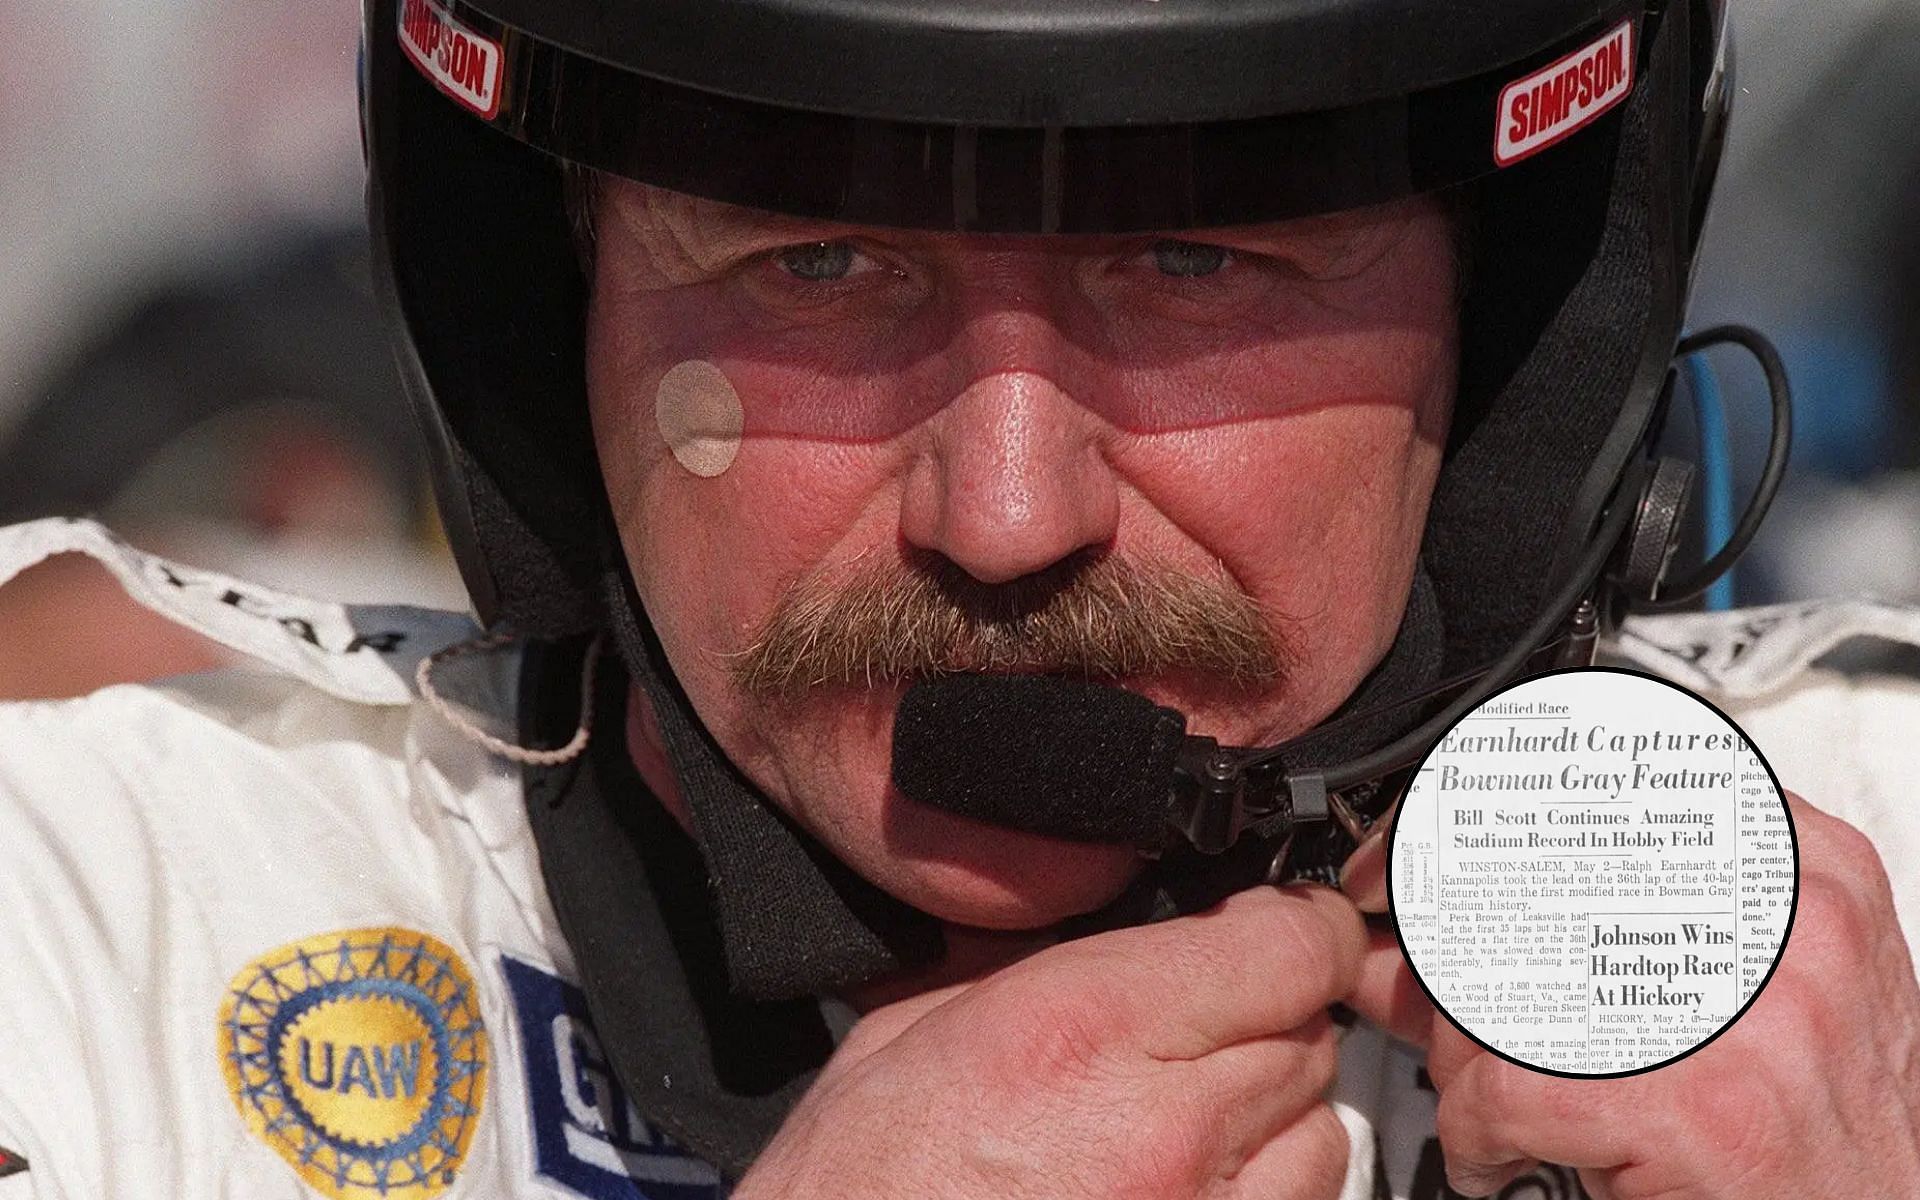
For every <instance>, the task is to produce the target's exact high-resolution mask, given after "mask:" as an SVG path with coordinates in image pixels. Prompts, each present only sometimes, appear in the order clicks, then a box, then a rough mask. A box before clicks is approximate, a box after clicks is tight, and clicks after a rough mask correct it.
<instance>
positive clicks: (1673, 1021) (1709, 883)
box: [1390, 668, 1797, 1075]
mask: <svg viewBox="0 0 1920 1200" xmlns="http://www.w3.org/2000/svg"><path fill="white" fill-rule="evenodd" d="M1393 838H1394V842H1393V850H1392V854H1391V856H1390V872H1391V876H1390V884H1391V888H1392V896H1393V905H1394V919H1395V922H1396V924H1397V926H1398V929H1399V933H1400V938H1401V942H1402V944H1403V946H1404V947H1405V949H1406V953H1407V958H1408V961H1409V962H1410V963H1411V964H1412V966H1413V969H1414V971H1415V973H1416V974H1417V975H1418V976H1419V978H1420V981H1421V983H1422V984H1423V985H1424V986H1425V987H1426V989H1427V991H1428V993H1429V994H1431V995H1432V997H1433V998H1434V1000H1435V1001H1436V1003H1438V1004H1439V1006H1440V1007H1441V1008H1442V1009H1444V1010H1445V1012H1446V1013H1447V1015H1448V1016H1449V1017H1450V1018H1451V1019H1452V1020H1453V1021H1454V1023H1455V1024H1457V1025H1458V1026H1460V1027H1461V1028H1462V1029H1463V1030H1464V1031H1466V1032H1467V1033H1469V1034H1470V1035H1472V1036H1473V1037H1475V1038H1476V1039H1478V1040H1479V1041H1481V1042H1482V1043H1484V1044H1485V1045H1487V1046H1489V1047H1490V1048H1492V1049H1494V1050H1497V1051H1499V1052H1500V1053H1502V1054H1505V1055H1506V1056H1508V1057H1510V1058H1513V1059H1515V1060H1517V1061H1519V1062H1522V1063H1525V1064H1527V1065H1529V1066H1534V1067H1538V1068H1542V1069H1545V1070H1551V1071H1556V1072H1561V1073H1566V1074H1575V1075H1611V1074H1620V1073H1625V1072H1631V1071H1637V1070H1642V1069H1645V1068H1648V1067H1652V1066H1657V1065H1659V1064H1661V1063H1664V1062H1667V1061H1670V1060H1672V1059H1674V1058H1677V1057H1679V1056H1681V1055H1683V1054H1686V1053H1687V1052H1689V1051H1691V1050H1692V1049H1694V1048H1695V1047H1697V1046H1699V1045H1700V1044H1702V1043H1703V1042H1705V1041H1707V1040H1708V1039H1710V1038H1711V1037H1713V1036H1714V1035H1715V1034H1716V1033H1718V1032H1719V1031H1720V1030H1721V1029H1723V1028H1724V1027H1725V1026H1726V1025H1727V1024H1728V1023H1729V1022H1730V1021H1732V1020H1733V1018H1734V1017H1735V1016H1736V1015H1737V1014H1739V1013H1740V1012H1741V1011H1742V1010H1743V1009H1744V1008H1745V1007H1746V1005H1747V1003H1748V1002H1749V1001H1750V1000H1751V999H1752V997H1753V995H1754V993H1755V991H1756V990H1757V989H1758V988H1759V987H1760V986H1761V985H1762V983H1764V982H1765V980H1766V979H1767V977H1768V976H1769V975H1770V974H1771V972H1772V970H1773V965H1774V962H1775V960H1776V959H1777V958H1778V957H1779V954H1780V949H1781V946H1782V944H1783V942H1784V940H1785V937H1786V933H1787V922H1788V920H1789V917H1790V914H1791V912H1792V908H1793V901H1794V895H1795V888H1796V886H1797V864H1796V860H1795V852H1794V844H1793V838H1792V834H1791V827H1790V824H1789V821H1788V816H1787V811H1786V805H1785V802H1784V800H1783V798H1782V797H1781V795H1780V791H1779V786H1778V784H1777V783H1776V782H1775V780H1774V778H1773V775H1772V773H1771V771H1770V770H1769V769H1768V768H1767V766H1766V764H1765V763H1764V762H1763V761H1762V760H1761V758H1760V756H1759V755H1758V754H1757V753H1756V752H1755V750H1754V749H1753V746H1752V744H1751V743H1750V742H1749V741H1748V740H1747V738H1746V736H1745V734H1743V733H1742V732H1741V731H1740V730H1739V728H1738V727H1737V726H1735V725H1733V724H1732V723H1731V722H1730V721H1728V720H1727V719H1726V718H1725V717H1724V716H1722V715H1721V714H1720V713H1719V712H1718V711H1716V710H1715V709H1714V708H1712V707H1711V706H1710V705H1708V704H1706V703H1705V702H1704V701H1702V700H1700V699H1699V698H1698V697H1696V696H1694V695H1692V694H1691V693H1688V692H1686V691H1684V690H1683V689H1681V688H1678V687H1676V686H1674V685H1672V684H1669V683H1666V682H1664V681H1661V680H1656V679H1653V678H1651V677H1648V676H1644V675H1639V674H1635V673H1632V672H1626V671H1615V670H1606V669H1597V668H1596V669H1592V670H1581V671H1572V672H1564V673H1560V674H1555V675H1548V676H1543V677H1539V678H1536V679H1532V680H1528V681H1526V682H1524V683H1521V684H1519V685H1518V686H1516V687H1513V688H1510V689H1508V690H1507V691H1505V692H1503V693H1501V694H1499V695H1498V696H1496V697H1495V698H1493V699H1491V700H1488V701H1487V702H1485V703H1484V704H1482V705H1481V706H1480V707H1479V708H1478V709H1476V710H1475V711H1474V712H1473V713H1471V714H1470V715H1468V716H1467V717H1466V718H1465V719H1463V720H1462V721H1461V722H1460V723H1459V724H1458V725H1456V726H1455V727H1454V728H1453V730H1452V731H1451V732H1450V733H1448V734H1447V736H1446V737H1445V738H1443V739H1442V740H1441V741H1440V742H1439V744H1438V745H1437V746H1436V747H1435V748H1434V750H1433V752H1432V753H1431V754H1430V755H1429V756H1428V758H1427V760H1426V761H1425V762H1424V763H1423V764H1422V765H1421V767H1420V769H1419V771H1418V773H1417V774H1416V775H1415V776H1414V780H1413V783H1412V785H1411V786H1410V787H1409V789H1408V792H1407V795H1406V797H1405V798H1404V800H1403V801H1402V804H1401V809H1400V814H1399V819H1398V821H1397V824H1396V826H1395V829H1394V833H1393Z"/></svg>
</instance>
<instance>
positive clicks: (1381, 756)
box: [1325, 487, 1640, 791]
mask: <svg viewBox="0 0 1920 1200" xmlns="http://www.w3.org/2000/svg"><path fill="white" fill-rule="evenodd" d="M1639 496H1640V491H1639V489H1638V488H1637V487H1629V488H1623V489H1621V495H1620V498H1619V499H1618V500H1617V501H1616V502H1615V504H1614V506H1613V511H1611V512H1609V513H1608V514H1607V515H1606V517H1605V518H1603V520H1602V521H1601V525H1600V529H1599V531H1598V532H1597V533H1596V534H1595V535H1594V539H1593V541H1592V543H1590V544H1589V545H1588V547H1587V553H1586V555H1585V556H1584V557H1583V558H1582V559H1581V560H1580V562H1579V563H1578V564H1576V566H1575V567H1574V570H1573V573H1572V574H1571V575H1570V576H1568V578H1567V582H1566V583H1565V584H1563V585H1562V586H1561V588H1560V590H1559V591H1558V592H1556V593H1555V594H1554V595H1553V598H1552V599H1551V600H1549V601H1548V602H1547V604H1546V606H1545V607H1544V608H1543V609H1542V610H1541V612H1540V615H1539V616H1538V617H1536V618H1534V622H1533V624H1532V625H1531V626H1529V627H1528V628H1527V631H1526V632H1525V633H1524V634H1522V635H1521V636H1520V637H1519V638H1518V639H1516V640H1515V642H1514V644H1513V647H1512V648H1511V649H1509V650H1508V651H1507V652H1506V654H1504V655H1502V656H1501V658H1500V659H1499V660H1498V661H1496V662H1495V663H1494V664H1493V665H1492V666H1491V667H1488V668H1487V671H1486V674H1484V675H1483V676H1481V678H1480V682H1479V683H1477V684H1475V685H1474V686H1473V687H1470V688H1468V689H1467V690H1466V691H1464V692H1462V693H1461V694H1460V696H1459V698H1458V699H1456V700H1454V702H1453V703H1451V704H1449V705H1447V707H1446V708H1444V709H1442V710H1441V711H1440V713H1439V715H1438V716H1435V717H1434V718H1433V719H1432V720H1429V721H1427V722H1426V723H1425V724H1423V725H1421V726H1420V727H1419V728H1418V729H1415V730H1414V731H1413V732H1412V733H1409V734H1407V735H1406V736H1405V737H1403V738H1401V739H1400V740H1398V741H1396V742H1391V743H1389V744H1388V745H1386V746H1384V747H1382V748H1381V749H1379V750H1376V751H1374V752H1373V753H1372V754H1369V755H1367V756H1366V757H1365V758H1360V759H1355V760H1354V761H1353V762H1350V763H1347V764H1346V765H1344V766H1342V767H1341V768H1340V769H1339V770H1337V771H1328V772H1326V774H1325V780H1326V787H1327V790H1328V791H1337V790H1339V789H1341V788H1349V787H1352V786H1354V785H1355V784H1358V783H1365V782H1366V781H1367V780H1369V779H1375V778H1378V777H1379V776H1381V775H1385V774H1386V773H1387V772H1389V771H1392V770H1396V769H1398V768H1400V767H1404V766H1406V765H1407V764H1408V763H1410V762H1412V761H1414V760H1416V759H1418V758H1419V757H1420V756H1421V755H1423V754H1425V753H1426V752H1427V749H1428V747H1429V746H1431V745H1432V743H1433V741H1434V739H1436V738H1438V737H1439V736H1440V735H1441V734H1442V733H1445V732H1446V731H1447V729H1449V728H1450V727H1451V726H1452V725H1453V723H1454V722H1455V721H1458V720H1459V719H1460V718H1461V717H1464V716H1465V715H1467V713H1469V712H1471V711H1473V709H1474V708H1476V707H1477V706H1478V705H1479V703H1480V702H1481V701H1482V700H1484V699H1486V698H1487V697H1488V696H1489V695H1491V694H1493V692H1495V691H1496V690H1498V689H1499V688H1500V687H1502V686H1503V685H1505V684H1506V683H1508V682H1509V681H1510V680H1511V679H1512V677H1513V675H1514V674H1515V673H1516V672H1517V671H1519V669H1520V667H1521V665H1522V664H1523V663H1525V662H1526V661H1527V659H1528V658H1529V657H1531V656H1532V655H1533V654H1535V653H1536V652H1538V650H1539V649H1540V646H1541V643H1543V642H1545V641H1546V640H1547V638H1548V637H1549V636H1550V635H1551V634H1552V633H1553V630H1554V628H1555V627H1556V626H1558V625H1559V624H1560V623H1561V622H1562V621H1564V620H1566V619H1567V616H1568V615H1569V614H1570V613H1572V612H1573V609H1574V606H1575V605H1577V604H1579V603H1580V601H1581V600H1582V599H1584V598H1585V597H1586V594H1587V591H1588V589H1590V588H1591V587H1592V586H1593V581H1594V580H1595V579H1596V578H1598V577H1599V575H1600V572H1601V571H1602V570H1604V569H1605V568H1606V565H1607V560H1608V559H1609V558H1611V557H1613V554H1614V551H1615V550H1616V549H1617V548H1618V546H1619V543H1620V537H1621V535H1622V534H1624V533H1625V532H1626V531H1627V524H1628V522H1630V521H1631V520H1632V519H1633V513H1634V509H1635V508H1636V507H1637V501H1638V499H1639Z"/></svg>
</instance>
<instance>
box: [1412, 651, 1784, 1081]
mask: <svg viewBox="0 0 1920 1200" xmlns="http://www.w3.org/2000/svg"><path fill="white" fill-rule="evenodd" d="M1594 672H1605V673H1607V674H1612V675H1631V676H1634V677H1636V678H1640V679H1650V680H1652V681H1653V682H1655V683H1658V684H1662V685H1664V686H1666V687H1670V688H1672V689H1673V690H1674V691H1677V692H1680V693H1682V694H1684V695H1687V696H1690V697H1692V698H1693V699H1694V700H1696V701H1698V702H1699V703H1701V704H1704V705H1706V706H1707V707H1708V708H1709V709H1712V710H1713V712H1714V714H1715V715H1717V716H1718V717H1719V718H1720V719H1721V720H1723V721H1725V722H1726V723H1727V724H1728V725H1729V726H1731V727H1732V729H1733V730H1734V732H1736V733H1738V734H1739V735H1740V740H1741V741H1743V742H1745V743H1746V745H1747V749H1749V750H1751V751H1752V752H1753V756H1754V757H1755V758H1757V759H1759V760H1760V765H1761V766H1762V767H1764V768H1766V772H1767V778H1768V779H1770V780H1772V781H1773V791H1774V795H1775V796H1777V797H1778V798H1779V800H1780V811H1781V812H1783V813H1785V814H1786V818H1787V840H1788V841H1789V843H1791V844H1792V846H1793V900H1792V902H1791V903H1790V904H1789V905H1788V907H1787V924H1786V928H1785V929H1784V930H1783V931H1782V933H1781V935H1780V946H1779V948H1778V949H1776V950H1775V951H1774V952H1773V963H1772V965H1771V966H1769V967H1768V968H1767V973H1766V976H1765V977H1764V978H1762V979H1761V980H1760V982H1759V984H1757V985H1756V986H1755V987H1754V989H1753V995H1751V996H1749V997H1747V1001H1746V1003H1745V1004H1742V1005H1741V1006H1740V1008H1739V1010H1738V1011H1737V1012H1735V1013H1734V1014H1733V1015H1732V1016H1731V1017H1728V1018H1727V1020H1726V1023H1725V1024H1723V1025H1721V1026H1720V1028H1718V1029H1716V1030H1714V1031H1713V1033H1711V1034H1709V1035H1708V1036H1707V1037H1705V1038H1702V1039H1701V1040H1700V1041H1699V1042H1697V1043H1695V1044H1694V1045H1693V1046H1691V1047H1689V1048H1688V1049H1686V1050H1683V1051H1681V1052H1680V1053H1679V1054H1676V1055H1674V1056H1673V1057H1671V1058H1663V1059H1661V1060H1660V1061H1659V1062H1656V1063H1650V1064H1648V1065H1647V1066H1644V1067H1635V1068H1633V1069H1632V1070H1630V1071H1606V1072H1592V1073H1585V1072H1577V1071H1556V1070H1554V1069H1553V1068H1552V1067H1543V1066H1539V1065H1537V1064H1535V1063H1530V1062H1526V1061H1524V1060H1522V1059H1519V1058H1515V1057H1514V1056H1513V1055H1511V1054H1508V1053H1507V1052H1505V1051H1504V1050H1501V1049H1499V1048H1497V1047H1495V1046H1491V1045H1489V1044H1487V1042H1485V1041H1483V1040H1482V1039H1481V1038H1480V1037H1478V1036H1477V1035H1475V1034H1474V1033H1472V1032H1471V1031H1470V1030H1468V1029H1467V1028H1466V1027H1465V1026H1463V1025H1462V1024H1461V1023H1460V1022H1459V1021H1458V1020H1456V1019H1455V1018H1454V1015H1453V1014H1452V1013H1450V1012H1448V1011H1447V1009H1446V1006H1445V1005H1443V1004H1441V1003H1440V1001H1439V999H1438V998H1437V997H1435V996H1434V994H1433V989H1431V988H1429V987H1428V986H1427V981H1426V980H1425V979H1422V978H1421V977H1420V968H1419V967H1418V966H1417V965H1415V963H1414V961H1413V955H1411V954H1409V953H1408V952H1407V942H1406V938H1404V937H1403V936H1401V933H1400V914H1399V912H1398V906H1397V905H1396V904H1395V903H1394V899H1393V895H1394V893H1393V863H1394V857H1395V854H1394V848H1395V845H1396V843H1397V840H1398V838H1399V836H1400V813H1399V811H1398V808H1397V807H1396V810H1395V812H1394V815H1393V828H1392V829H1390V830H1389V831H1388V832H1387V862H1386V885H1387V914H1388V918H1389V920H1390V923H1391V924H1392V925H1393V940H1394V942H1395V944H1396V945H1398V946H1399V948H1400V957H1401V958H1402V959H1404V960H1405V961H1406V964H1407V972H1408V974H1410V975H1412V976H1413V981H1414V983H1415V984H1417V985H1418V986H1419V988H1420V991H1421V993H1422V994H1423V995H1425V996H1426V998H1427V1002H1428V1003H1429V1004H1431V1005H1433V1011H1434V1012H1436V1013H1438V1014H1439V1015H1440V1016H1441V1017H1443V1018H1445V1019H1446V1022H1447V1023H1448V1024H1449V1025H1451V1026H1453V1027H1454V1028H1455V1029H1456V1030H1458V1031H1459V1032H1460V1034H1461V1036H1463V1037H1465V1038H1466V1039H1467V1040H1468V1041H1470V1042H1472V1043H1473V1044H1474V1045H1476V1046H1479V1047H1480V1048H1481V1049H1482V1050H1485V1051H1486V1052H1487V1053H1489V1054H1491V1055H1493V1056H1494V1057H1495V1058H1499V1059H1503V1060H1505V1061H1506V1062H1510V1063H1512V1064H1513V1065H1514V1066H1516V1067H1520V1068H1522V1069H1523V1070H1528V1071H1532V1072H1534V1073H1536V1074H1540V1075H1552V1076H1554V1077H1556V1078H1559V1079H1629V1078H1632V1077H1633V1076H1635V1075H1644V1074H1646V1073H1647V1072H1649V1071H1658V1070H1660V1069H1661V1068H1663V1067H1670V1066H1672V1065H1673V1064H1675V1063H1677V1062H1680V1061H1681V1060H1682V1059H1685V1058H1687V1057H1688V1056H1690V1055H1693V1054H1696V1053H1698V1052H1699V1051H1700V1050H1702V1049H1704V1048H1706V1047H1707V1046H1710V1045H1712V1044H1713V1043H1714V1042H1715V1041H1717V1040H1718V1039H1719V1038H1720V1035H1722V1034H1724V1033H1726V1032H1727V1030H1729V1029H1732V1028H1733V1027H1734V1026H1735V1025H1737V1024H1739V1023H1740V1018H1742V1017H1744V1016H1746V1015H1747V1010H1748V1009H1750V1008H1752V1007H1753V1003H1754V1001H1756V1000H1758V999H1759V998H1760V994H1761V993H1762V992H1764V991H1766V990H1767V985H1768V984H1769V983H1772V982H1773V976H1774V974H1775V972H1777V971H1778V970H1779V969H1780V960H1781V959H1783V958H1785V957H1786V953H1787V946H1788V945H1789V944H1790V943H1791V942H1792V941H1793V927H1794V923H1795V922H1796V921H1797V920H1798V919H1799V916H1800V831H1799V828H1798V826H1796V825H1795V824H1794V821H1793V807H1792V806H1791V805H1789V804H1788V803H1787V790H1786V788H1784V787H1782V786H1781V784H1780V776H1779V774H1778V773H1776V772H1775V771H1774V769H1773V764H1772V763H1771V762H1768V761H1767V756H1766V755H1765V754H1764V753H1762V752H1761V750H1760V747H1759V746H1757V745H1755V744H1754V740H1753V738H1752V737H1751V736H1750V735H1749V734H1748V733H1747V731H1746V730H1745V729H1744V728H1742V727H1741V725H1740V723H1739V722H1738V721H1735V720H1734V719H1733V718H1732V717H1730V716H1728V715H1727V714H1726V712H1725V711H1724V710H1722V709H1721V708H1720V706H1719V705H1717V704H1715V703H1714V702H1713V701H1711V700H1709V699H1707V698H1706V697H1705V696H1702V695H1701V694H1700V693H1698V692H1696V691H1694V690H1693V689H1692V688H1689V687H1686V686H1684V685H1682V684H1679V683H1675V682H1674V681H1673V680H1671V679H1663V678H1661V677H1660V676H1658V675H1654V674H1651V673H1649V672H1646V671H1636V670H1633V669H1631V668H1628V667H1611V666H1605V667H1603V666H1585V667H1562V668H1560V669H1558V670H1554V671H1541V672H1539V673H1538V674H1534V675H1528V676H1527V677H1526V678H1524V679H1517V680H1515V681H1514V682H1512V683H1510V684H1508V685H1507V686H1505V687H1503V688H1501V689H1499V690H1498V691H1496V692H1493V693H1491V694H1490V695H1488V696H1487V697H1486V698H1485V699H1483V700H1481V701H1480V703H1479V704H1476V705H1474V706H1473V708H1472V709H1470V710H1468V711H1467V712H1465V713H1462V714H1461V716H1460V720H1459V721H1455V722H1454V723H1453V724H1452V725H1449V726H1448V727H1447V729H1446V731H1445V732H1443V733H1441V735H1440V736H1439V737H1438V738H1435V739H1434V743H1433V748H1432V749H1429V750H1428V751H1427V752H1426V754H1424V755H1422V756H1421V758H1420V762H1419V764H1418V765H1417V766H1416V767H1415V768H1414V771H1415V775H1416V776H1417V775H1418V773H1419V771H1421V770H1422V769H1424V768H1425V767H1426V765H1427V760H1428V759H1430V758H1432V757H1433V755H1434V752H1435V751H1436V750H1438V749H1439V746H1440V743H1441V742H1442V741H1444V740H1446V738H1447V736H1448V735H1449V734H1451V733H1452V732H1453V731H1454V730H1455V729H1457V728H1459V726H1460V723H1461V721H1465V720H1466V719H1467V718H1468V717H1471V716H1473V715H1474V714H1475V713H1477V712H1479V711H1480V709H1481V708H1482V707H1483V706H1485V705H1487V704H1490V703H1492V702H1493V701H1494V700H1496V699H1498V698H1499V697H1501V696H1504V695H1506V694H1507V693H1508V692H1511V691H1513V690H1515V689H1516V688H1519V687H1523V686H1525V685H1527V684H1529V683H1532V682H1534V681H1535V680H1539V679H1546V678H1549V677H1551V676H1554V675H1576V674H1590V673H1594ZM1407 786H1408V789H1409V790H1411V789H1412V786H1413V784H1412V782H1411V780H1409V782H1408V784H1407ZM1403 799H1404V797H1403ZM1734 886H1735V888H1736V889H1737V888H1738V887H1739V883H1738V881H1737V880H1736V881H1735V884H1734Z"/></svg>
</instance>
